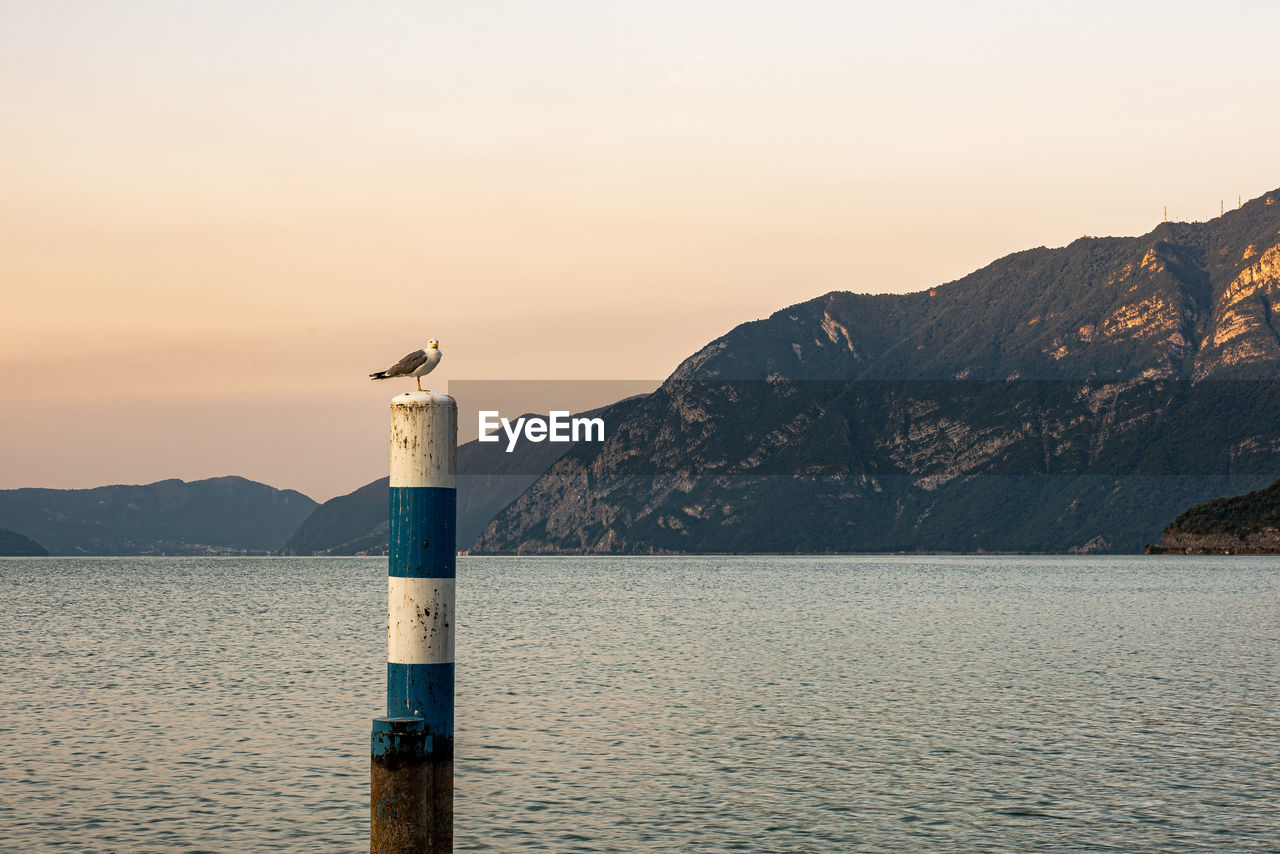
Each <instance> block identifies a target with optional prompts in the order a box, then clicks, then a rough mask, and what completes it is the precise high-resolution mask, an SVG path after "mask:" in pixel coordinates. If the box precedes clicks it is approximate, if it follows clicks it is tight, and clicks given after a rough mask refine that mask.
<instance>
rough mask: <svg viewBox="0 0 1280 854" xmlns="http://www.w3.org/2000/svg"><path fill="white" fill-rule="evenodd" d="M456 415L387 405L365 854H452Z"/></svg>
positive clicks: (431, 404)
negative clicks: (380, 613)
mask: <svg viewBox="0 0 1280 854" xmlns="http://www.w3.org/2000/svg"><path fill="white" fill-rule="evenodd" d="M457 456H458V406H457V403H456V402H455V401H454V399H453V398H452V397H449V396H448V395H446V394H438V393H435V392H426V391H421V392H410V393H409V394H402V395H400V396H398V397H396V398H394V399H393V400H392V401H391V490H390V491H391V502H390V505H391V506H390V511H391V516H390V523H391V530H390V543H391V548H390V556H389V558H388V563H387V714H386V716H385V717H380V718H375V719H374V721H373V736H372V746H371V765H372V768H371V772H370V803H369V851H370V852H371V854H427V852H429V854H447V852H452V851H453V640H454V576H455V563H456V558H455V554H456V549H457V545H456V539H457V535H456V532H455V525H456V513H457V471H456V465H457Z"/></svg>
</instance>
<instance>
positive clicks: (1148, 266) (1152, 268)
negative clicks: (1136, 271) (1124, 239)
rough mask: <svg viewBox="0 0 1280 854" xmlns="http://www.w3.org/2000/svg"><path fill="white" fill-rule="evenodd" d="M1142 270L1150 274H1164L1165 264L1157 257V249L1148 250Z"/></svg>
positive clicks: (1143, 260)
mask: <svg viewBox="0 0 1280 854" xmlns="http://www.w3.org/2000/svg"><path fill="white" fill-rule="evenodd" d="M1142 269H1144V270H1146V271H1147V272H1148V273H1163V272H1164V262H1163V261H1161V260H1160V258H1159V257H1158V256H1157V255H1156V250H1155V247H1154V246H1153V247H1151V248H1150V249H1148V250H1147V254H1146V255H1143V256H1142Z"/></svg>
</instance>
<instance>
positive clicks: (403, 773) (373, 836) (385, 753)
mask: <svg viewBox="0 0 1280 854" xmlns="http://www.w3.org/2000/svg"><path fill="white" fill-rule="evenodd" d="M424 724H425V722H424V721H423V719H422V718H388V717H382V718H375V719H374V721H373V744H372V751H371V753H372V767H371V769H370V776H369V779H370V798H369V852H370V854H446V852H452V851H453V739H449V738H441V737H438V736H436V737H433V736H431V735H428V734H427V732H426V728H425V725H424Z"/></svg>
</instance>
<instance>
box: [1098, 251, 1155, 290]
mask: <svg viewBox="0 0 1280 854" xmlns="http://www.w3.org/2000/svg"><path fill="white" fill-rule="evenodd" d="M1147 254H1148V255H1150V254H1151V251H1150V250H1147ZM1131 275H1133V264H1125V265H1124V266H1123V267H1121V268H1120V269H1119V270H1117V271H1116V272H1114V273H1112V274H1111V275H1110V276H1107V284H1108V285H1114V284H1115V283H1116V282H1119V281H1121V280H1122V279H1127V278H1129V277H1130V276H1131Z"/></svg>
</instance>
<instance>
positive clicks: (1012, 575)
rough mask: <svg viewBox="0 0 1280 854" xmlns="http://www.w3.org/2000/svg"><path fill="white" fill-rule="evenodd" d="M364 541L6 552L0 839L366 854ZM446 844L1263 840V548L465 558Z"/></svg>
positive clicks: (1275, 823)
mask: <svg viewBox="0 0 1280 854" xmlns="http://www.w3.org/2000/svg"><path fill="white" fill-rule="evenodd" d="M385 574H386V568H385V563H384V562H383V561H382V560H377V559H369V560H365V559H321V558H300V559H245V560H242V559H226V558H223V559H181V558H168V559H160V558H147V559H133V558H119V559H93V560H77V559H52V558H50V559H39V560H25V559H6V560H0V850H4V851H9V850H22V851H77V852H93V851H103V852H122V851H127V852H147V851H155V852H176V851H183V852H194V851H211V852H212V851H217V852H258V851H289V852H297V851H317V852H320V851H323V852H338V851H353V852H355V851H362V850H365V851H367V850H368V832H369V825H368V786H369V758H368V748H369V726H370V720H371V718H373V717H374V716H375V715H378V714H381V712H382V704H383V702H384V682H385V664H384V662H385V634H384V632H385V608H386V585H385V581H384V577H385ZM458 577H459V580H458V612H459V625H458V644H457V650H458V653H457V654H458V667H457V679H458V685H457V720H458V725H457V739H458V743H457V759H456V762H457V766H456V777H457V800H456V810H457V814H456V836H457V848H458V850H460V851H470V850H474V851H512V850H530V851H554V852H567V851H669V852H693V851H697V852H703V851H752V852H774V851H776V852H787V851H796V852H801V851H803V852H825V851H833V852H838V851H1026V850H1044V851H1070V850H1081V851H1084V850H1088V851H1097V850H1115V851H1187V850H1198V849H1218V850H1223V851H1275V850H1277V849H1278V848H1280V806H1278V805H1280V770H1278V769H1280V704H1278V703H1280V665H1278V664H1277V651H1278V648H1280V597H1278V596H1277V584H1278V583H1280V561H1277V560H1273V559H1268V558H1223V559H1213V558H1203V559H1201V558H952V557H930V558H908V557H903V558H875V557H866V558H812V559H809V558H710V559H684V558H600V559H569V560H564V559H548V558H543V559H517V558H508V559H504V558H489V559H483V558H469V559H463V560H462V561H461V562H460V565H459V572H458Z"/></svg>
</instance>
